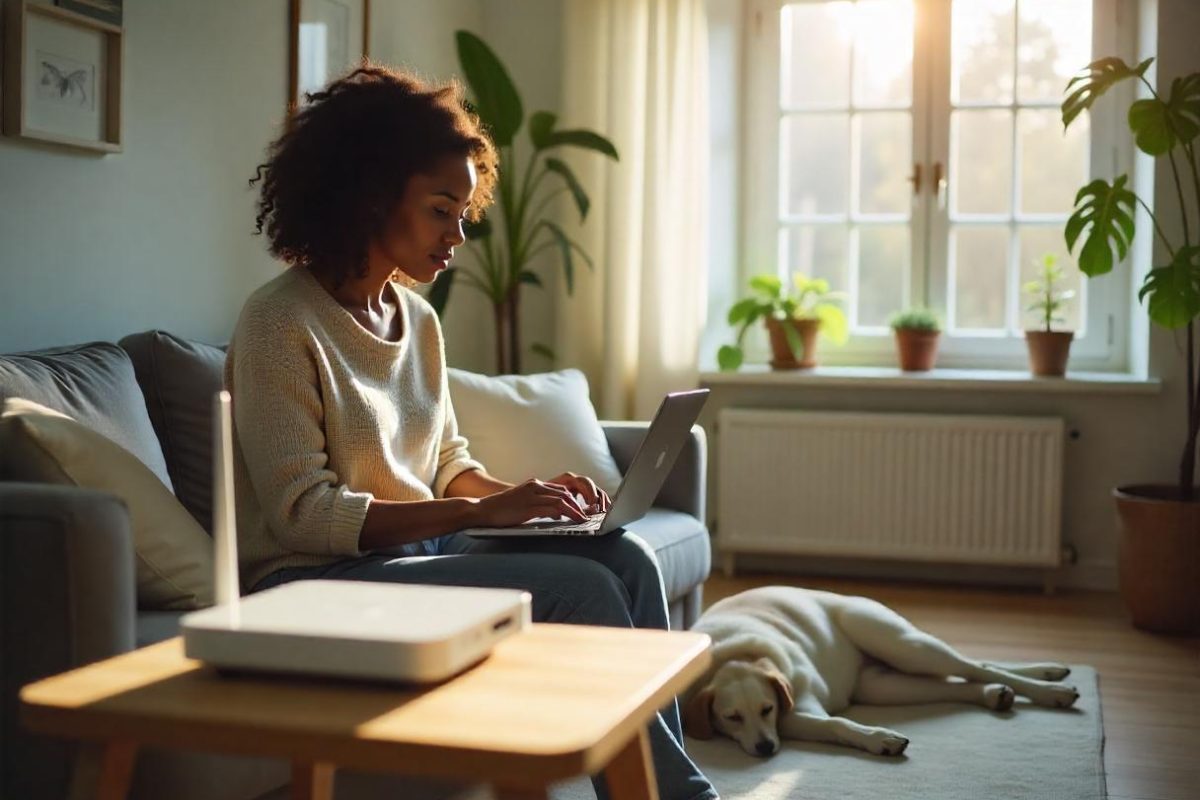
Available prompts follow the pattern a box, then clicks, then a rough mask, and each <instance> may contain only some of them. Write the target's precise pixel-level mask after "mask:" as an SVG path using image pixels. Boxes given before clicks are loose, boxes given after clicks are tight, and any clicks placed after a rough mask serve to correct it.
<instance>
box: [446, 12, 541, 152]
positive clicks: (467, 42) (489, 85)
mask: <svg viewBox="0 0 1200 800" xmlns="http://www.w3.org/2000/svg"><path fill="white" fill-rule="evenodd" d="M454 39H455V42H456V43H457V45H458V63H459V64H461V65H462V70H463V74H464V75H466V78H467V83H468V84H469V85H470V86H471V91H472V93H473V94H474V95H475V98H474V102H475V108H476V110H477V111H478V112H479V117H480V119H482V120H483V122H484V123H485V124H486V125H487V126H488V128H489V130H490V132H491V135H492V141H493V142H495V143H496V146H497V147H506V146H508V145H511V144H512V142H513V137H514V136H515V135H516V133H517V131H518V130H519V129H520V127H521V121H522V120H523V119H524V118H525V111H524V110H523V109H522V107H521V96H520V95H519V94H517V87H516V86H514V85H513V82H512V78H510V77H509V76H508V70H506V69H505V68H504V64H503V63H501V61H500V59H499V58H497V56H496V54H495V53H494V52H492V49H491V48H490V47H488V46H487V45H486V44H484V43H483V40H482V39H480V38H479V37H478V36H476V35H475V34H473V33H471V32H469V31H457V32H456V33H455V34H454Z"/></svg>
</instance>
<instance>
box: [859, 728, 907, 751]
mask: <svg viewBox="0 0 1200 800" xmlns="http://www.w3.org/2000/svg"><path fill="white" fill-rule="evenodd" d="M867 749H869V750H870V751H871V752H872V753H874V754H875V755H877V756H898V755H901V754H902V753H903V752H904V751H905V750H907V749H908V737H906V736H904V735H902V734H899V733H896V732H895V731H890V730H888V729H886V728H880V729H879V730H877V731H874V732H873V733H872V734H871V742H870V745H869V746H868V748H867Z"/></svg>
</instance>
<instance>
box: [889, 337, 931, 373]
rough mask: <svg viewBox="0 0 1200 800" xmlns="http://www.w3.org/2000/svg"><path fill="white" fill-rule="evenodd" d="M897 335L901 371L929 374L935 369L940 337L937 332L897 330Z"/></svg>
mask: <svg viewBox="0 0 1200 800" xmlns="http://www.w3.org/2000/svg"><path fill="white" fill-rule="evenodd" d="M895 334H896V349H897V350H898V351H899V353H900V369H902V370H903V371H905V372H928V371H929V370H931V369H933V365H934V362H935V361H937V347H938V337H939V335H940V334H939V333H938V332H937V331H926V330H914V329H912V328H896V329H895Z"/></svg>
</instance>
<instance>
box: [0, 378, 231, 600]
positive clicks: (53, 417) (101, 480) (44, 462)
mask: <svg viewBox="0 0 1200 800" xmlns="http://www.w3.org/2000/svg"><path fill="white" fill-rule="evenodd" d="M0 476H3V477H6V478H8V479H10V480H12V479H15V480H26V481H34V482H41V483H65V484H72V485H76V486H85V487H87V488H89V489H100V490H103V491H107V492H111V493H112V494H115V495H117V496H118V497H120V498H121V499H122V500H123V501H124V502H125V505H126V506H127V507H128V508H129V517H130V522H131V526H132V528H133V548H134V552H135V553H136V557H137V583H138V586H137V594H138V605H139V606H140V607H142V608H153V609H167V610H180V609H194V608H203V607H205V606H209V605H212V602H213V588H212V574H213V556H212V539H210V538H209V537H208V535H207V534H205V533H204V530H203V529H202V528H201V527H200V525H199V524H198V523H197V522H196V520H194V519H192V517H191V515H189V514H188V513H187V511H186V510H185V509H184V508H183V506H181V505H180V504H179V501H178V500H176V499H175V497H174V496H173V495H172V494H171V492H170V491H169V490H168V489H167V488H166V487H165V486H164V485H163V483H162V481H160V480H159V479H158V478H157V477H156V476H155V475H154V473H153V472H151V471H150V470H149V469H147V467H146V466H145V465H144V464H143V463H142V462H141V461H139V460H138V459H137V458H136V457H135V456H134V455H133V454H132V453H130V452H129V451H128V450H126V449H124V448H123V447H121V446H120V445H118V444H116V443H115V442H113V441H111V440H110V439H107V438H105V437H104V436H101V435H100V434H99V433H96V432H95V431H92V430H89V429H88V428H86V427H84V426H83V425H81V424H79V423H78V422H76V421H75V420H73V419H71V418H70V417H68V416H66V415H65V414H60V413H59V412H57V411H54V410H52V409H49V408H46V407H45V406H41V405H38V404H37V403H34V402H32V401H29V400H24V399H21V398H10V399H8V400H6V401H5V402H4V407H3V412H2V413H0Z"/></svg>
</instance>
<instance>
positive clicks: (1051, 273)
mask: <svg viewBox="0 0 1200 800" xmlns="http://www.w3.org/2000/svg"><path fill="white" fill-rule="evenodd" d="M1038 266H1039V267H1040V268H1041V275H1040V277H1038V278H1037V279H1036V280H1032V281H1029V282H1028V283H1026V284H1025V287H1024V289H1025V293H1026V294H1028V295H1030V296H1031V297H1032V298H1033V302H1032V303H1030V305H1029V306H1028V308H1027V310H1028V311H1036V312H1037V315H1038V319H1039V321H1040V323H1041V327H1040V328H1038V329H1037V330H1027V331H1025V345H1026V347H1028V348H1029V370H1030V372H1032V373H1033V374H1034V375H1038V376H1042V377H1059V378H1061V377H1062V376H1063V375H1065V374H1066V373H1067V359H1068V358H1069V357H1070V355H1071V340H1073V339H1074V338H1075V332H1074V331H1064V330H1053V329H1052V328H1053V326H1054V325H1055V324H1059V325H1061V324H1062V323H1063V322H1065V321H1066V320H1065V319H1064V318H1063V317H1062V316H1060V315H1059V313H1058V312H1059V311H1061V310H1062V308H1063V307H1064V306H1065V305H1066V304H1067V301H1068V300H1070V299H1071V298H1072V297H1074V296H1075V292H1074V291H1072V290H1070V289H1060V288H1058V286H1059V284H1060V283H1062V281H1063V271H1062V267H1060V266H1059V265H1058V259H1057V258H1056V257H1055V256H1054V254H1052V253H1047V254H1046V255H1044V256H1042V257H1041V258H1040V259H1038Z"/></svg>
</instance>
